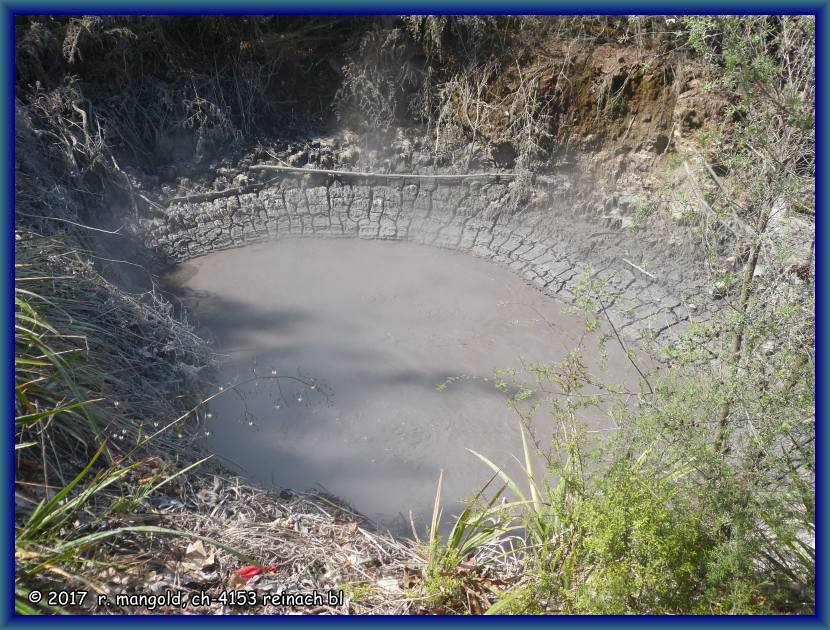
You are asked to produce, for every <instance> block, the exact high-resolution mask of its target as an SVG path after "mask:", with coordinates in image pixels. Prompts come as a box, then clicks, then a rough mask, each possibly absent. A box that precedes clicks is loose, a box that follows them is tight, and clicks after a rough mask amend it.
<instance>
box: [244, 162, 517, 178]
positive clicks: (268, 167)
mask: <svg viewBox="0 0 830 630" xmlns="http://www.w3.org/2000/svg"><path fill="white" fill-rule="evenodd" d="M248 170H251V171H279V172H284V173H286V172H287V173H303V174H306V175H332V176H334V177H369V178H375V179H445V180H453V179H502V178H504V179H514V178H515V177H516V175H515V173H453V174H447V175H424V174H420V173H417V174H416V173H361V172H360V171H335V170H330V169H321V168H302V167H299V166H277V165H275V164H255V165H253V166H250V167H248Z"/></svg>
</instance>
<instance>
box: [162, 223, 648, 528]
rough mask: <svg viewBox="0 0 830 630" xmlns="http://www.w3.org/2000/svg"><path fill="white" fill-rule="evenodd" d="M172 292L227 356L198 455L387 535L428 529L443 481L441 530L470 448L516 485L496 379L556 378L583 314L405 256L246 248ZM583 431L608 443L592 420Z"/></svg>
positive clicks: (513, 423)
mask: <svg viewBox="0 0 830 630" xmlns="http://www.w3.org/2000/svg"><path fill="white" fill-rule="evenodd" d="M172 280H173V281H174V283H175V284H176V285H177V286H178V291H179V293H180V295H181V296H183V300H184V301H185V304H186V305H187V306H189V308H190V310H191V313H192V314H193V315H194V316H195V317H196V318H197V320H198V321H199V323H200V325H201V326H203V327H204V329H206V331H207V332H209V334H210V335H211V336H212V337H213V338H214V340H215V349H216V351H217V352H219V353H221V354H222V355H223V357H224V358H223V360H222V362H221V373H220V376H219V378H220V380H221V383H222V384H223V385H224V387H226V390H227V391H226V393H224V394H223V395H222V396H220V397H218V398H217V399H216V400H215V401H214V402H213V403H211V407H210V417H209V418H206V421H205V422H206V427H205V429H206V431H208V432H209V435H208V436H207V437H206V438H205V439H206V441H207V446H208V448H209V449H211V450H212V451H214V452H215V453H216V454H217V455H219V456H220V457H221V458H223V459H224V460H225V461H226V462H227V463H228V465H230V466H231V467H236V468H237V469H238V470H239V471H240V472H242V473H243V474H246V475H248V476H250V477H252V478H254V479H256V480H258V481H260V482H261V483H264V484H268V485H273V486H275V487H285V488H295V489H306V488H312V487H316V488H322V489H324V490H325V491H328V492H330V493H332V494H334V495H336V496H338V497H340V498H342V499H344V500H345V501H347V502H348V503H350V504H351V505H352V506H354V507H355V508H356V509H357V510H359V511H360V512H362V513H363V514H365V515H367V516H369V517H370V518H373V519H375V520H376V521H377V522H379V523H380V524H381V525H382V526H385V527H389V528H391V529H393V530H398V531H402V530H404V531H408V530H409V526H408V523H409V514H410V511H411V512H412V513H413V515H414V519H415V521H416V522H417V523H423V522H424V521H427V520H428V519H429V517H430V514H431V511H432V502H433V500H434V495H435V487H436V480H437V478H438V474H439V471H440V470H441V469H444V471H445V473H444V492H443V497H444V503H445V506H446V508H447V509H445V513H450V514H451V513H453V512H457V508H458V506H459V505H460V503H459V502H460V501H461V500H463V499H464V498H468V497H470V496H471V495H472V494H473V493H474V492H475V491H476V490H477V489H478V487H479V486H480V485H481V484H482V483H483V482H485V481H486V480H487V479H488V478H489V477H490V472H489V469H488V468H487V467H486V466H485V465H484V464H483V463H482V462H481V461H480V460H479V459H477V458H476V457H475V456H473V455H472V454H471V453H469V452H468V451H467V450H466V449H468V448H470V449H474V450H476V451H479V452H480V453H483V454H485V455H486V456H487V457H489V458H490V459H491V460H493V461H494V462H496V463H497V464H499V465H503V466H505V467H506V468H507V469H508V470H511V471H512V472H513V473H517V472H518V470H517V468H516V466H515V463H514V461H513V459H512V457H511V455H512V454H514V453H515V454H517V455H518V454H520V453H521V438H520V434H519V429H518V420H517V417H516V416H515V415H514V413H513V412H511V411H510V410H509V409H508V408H507V405H506V398H505V394H504V393H502V392H501V391H499V390H498V389H497V388H496V387H495V378H494V369H497V368H507V369H509V368H519V367H521V365H522V361H524V362H530V361H539V360H544V361H559V360H561V359H562V357H563V356H564V354H565V353H566V352H567V351H568V350H570V349H572V348H574V347H576V346H577V344H578V343H579V342H580V338H582V337H583V335H584V334H585V332H584V331H585V321H586V318H585V315H584V314H580V313H576V312H573V309H569V308H568V307H565V306H563V305H562V304H560V303H558V302H555V301H553V300H551V299H550V298H546V297H544V296H543V295H541V294H540V293H539V292H537V291H536V290H534V289H533V288H532V287H530V286H528V285H526V284H525V283H524V282H523V281H522V280H521V279H520V278H518V277H517V276H515V275H513V274H512V273H510V272H508V271H507V270H505V269H502V268H501V267H498V266H496V265H494V264H492V263H489V262H486V261H484V260H480V259H476V258H474V257H472V256H469V255H465V254H460V253H455V252H449V251H444V250H438V249H432V248H427V247H424V246H419V245H415V244H411V243H399V242H382V241H358V240H309V239H304V240H286V241H279V242H275V243H266V244H260V245H253V246H248V247H245V248H241V249H235V250H229V251H224V252H218V253H215V254H211V255H209V256H205V257H203V258H199V259H196V260H193V261H191V262H189V263H186V264H183V265H181V266H180V267H178V268H177V270H176V272H175V273H174V274H173V276H172ZM598 334H599V333H593V335H594V337H596V336H597V335H598ZM587 347H588V348H592V347H595V346H594V345H593V344H592V343H591V336H590V335H589V337H588V342H587ZM609 355H610V356H609V360H608V367H607V369H606V370H605V371H604V372H602V374H603V375H604V377H606V378H608V379H609V380H612V381H615V382H620V381H629V382H630V381H631V380H632V379H631V375H630V373H631V368H630V365H629V364H628V363H627V361H626V359H625V357H624V356H623V354H622V352H621V351H620V350H619V349H618V348H615V347H613V346H611V347H609ZM588 362H589V363H592V364H593V367H594V368H596V369H599V368H598V364H599V360H598V359H597V358H595V357H591V356H590V352H589V356H588ZM239 382H244V384H243V385H241V386H238V387H234V388H230V387H228V386H229V385H230V384H232V383H239ZM546 419H547V418H546V417H545V416H544V415H540V416H539V422H541V423H542V424H541V426H540V435H544V434H545V431H546V429H545V426H544V424H545V423H544V420H546ZM583 420H584V422H585V423H586V424H587V426H588V428H589V429H590V430H595V431H600V432H602V431H607V430H609V429H610V427H611V421H610V419H609V418H608V417H607V415H606V414H604V413H603V412H601V411H594V412H586V413H585V414H584V416H583ZM548 424H549V422H548Z"/></svg>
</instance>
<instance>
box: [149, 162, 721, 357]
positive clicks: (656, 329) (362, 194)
mask: <svg viewBox="0 0 830 630" xmlns="http://www.w3.org/2000/svg"><path fill="white" fill-rule="evenodd" d="M570 186H571V182H570V181H569V180H568V179H567V178H566V177H558V178H551V179H550V180H549V181H548V182H547V183H546V184H543V186H542V189H541V190H540V191H539V192H540V194H539V195H538V197H539V199H540V200H541V201H537V202H535V203H530V204H527V205H524V206H519V208H518V209H514V210H512V211H511V210H509V208H510V207H511V204H510V200H509V197H510V184H508V183H507V182H505V181H498V180H495V181H478V180H459V181H453V182H446V181H439V180H429V179H427V180H421V179H415V178H413V179H411V180H409V179H406V178H403V179H398V180H391V179H386V178H376V177H348V178H339V179H333V178H330V177H326V176H319V175H296V176H295V175H286V176H285V177H282V178H278V180H277V181H272V182H271V183H269V184H267V185H264V186H262V187H261V188H259V189H258V190H256V189H255V190H253V191H250V192H241V193H240V194H234V195H231V196H226V197H221V198H218V199H212V200H206V201H195V202H189V201H174V202H173V203H171V204H170V205H169V206H168V208H167V209H166V211H165V212H164V213H157V216H156V217H155V218H152V219H143V220H141V221H140V222H139V224H138V225H137V226H136V228H135V229H136V230H137V232H138V233H139V234H140V236H141V238H143V240H144V242H145V244H146V246H147V247H148V248H149V249H151V250H154V251H156V252H157V253H159V254H161V255H162V256H163V257H164V258H165V259H167V260H169V261H171V262H181V261H185V260H187V259H190V258H193V257H197V256H201V255H204V254H207V253H209V252H212V251H216V250H220V249H226V248H229V247H238V246H242V245H244V244H248V243H254V242H260V241H265V240H278V239H283V238H299V237H325V238H332V237H333V238H350V237H351V238H362V239H385V240H405V241H412V242H415V243H420V244H423V245H426V246H432V247H440V248H447V249H452V250H458V251H465V252H469V253H470V254H472V255H475V256H478V257H480V258H484V259H487V260H490V261H493V262H494V263H497V264H499V265H502V266H504V267H507V268H508V269H510V270H511V271H513V272H514V273H516V274H517V275H519V276H520V277H522V278H523V279H524V280H525V281H527V282H528V283H530V284H532V285H533V286H535V287H536V288H538V289H539V290H540V291H542V292H544V293H546V294H549V295H552V296H555V297H557V298H559V299H560V300H562V301H563V302H565V303H568V304H576V303H577V301H578V296H579V294H580V291H581V287H584V286H585V284H586V283H587V282H602V283H603V284H604V292H605V294H606V296H607V297H606V298H605V302H604V306H605V307H607V309H608V314H609V316H610V317H611V319H612V321H613V322H614V324H615V326H616V327H617V328H618V329H619V330H621V331H622V332H623V333H624V334H625V335H626V336H627V337H628V338H630V339H637V340H641V341H644V342H647V341H651V340H659V341H664V340H666V339H667V337H671V336H673V335H674V334H676V333H678V332H679V331H680V330H681V325H682V324H683V322H686V321H687V320H688V319H689V316H690V311H693V312H694V314H695V315H696V316H698V317H700V316H702V315H703V311H704V309H705V303H706V300H705V299H703V298H702V296H703V295H704V287H703V282H702V280H701V279H700V278H699V277H698V275H699V274H698V272H697V269H696V267H693V266H692V262H693V255H692V254H690V253H688V252H685V251H684V250H683V249H682V248H676V247H675V248H670V247H669V248H667V244H668V241H667V240H666V238H665V236H666V235H665V234H655V233H652V234H639V235H631V234H630V233H628V232H627V231H625V230H613V229H612V230H610V231H609V230H607V229H606V230H605V231H603V227H602V226H601V224H598V223H597V222H596V221H594V220H592V219H591V218H590V217H585V216H580V212H581V210H580V209H579V207H578V205H577V204H576V203H575V201H574V198H573V196H572V195H571V194H570V192H569V189H570ZM249 188H250V187H249ZM672 249H673V252H670V251H669V250H672ZM644 259H646V260H654V261H659V265H660V266H659V267H658V266H657V264H655V265H654V267H652V269H657V268H659V274H660V278H658V277H657V276H656V275H655V274H653V273H651V272H649V271H648V270H647V269H646V268H645V267H642V266H641V265H639V264H637V262H634V261H642V260H644ZM298 264H302V262H301V261H298Z"/></svg>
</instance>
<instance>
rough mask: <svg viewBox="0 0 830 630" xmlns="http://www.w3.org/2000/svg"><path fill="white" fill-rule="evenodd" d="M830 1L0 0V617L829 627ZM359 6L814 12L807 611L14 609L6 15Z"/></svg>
mask: <svg viewBox="0 0 830 630" xmlns="http://www.w3.org/2000/svg"><path fill="white" fill-rule="evenodd" d="M828 7H830V0H813V1H799V2H793V3H787V4H780V3H773V2H770V1H769V0H767V1H765V2H746V1H740V0H726V1H724V2H712V1H709V2H704V1H692V2H682V3H666V2H648V1H644V0H638V1H634V2H627V3H625V4H624V5H620V4H617V3H614V2H613V1H610V0H605V1H603V0H599V1H597V0H594V1H593V2H590V3H582V2H578V1H574V0H568V1H564V2H545V1H543V0H523V1H520V2H515V3H507V2H500V1H498V0H486V1H480V2H474V1H472V0H454V1H447V2H435V1H430V0H410V1H409V2H395V3H391V2H381V1H380V0H361V1H357V2H349V3H344V2H336V1H334V0H305V1H303V0H287V1H279V0H277V1H272V2H267V1H264V0H240V1H238V2H234V3H230V2H226V1H223V0H208V1H206V2H201V3H198V2H193V1H190V2H187V1H184V0H173V1H169V2H168V1H165V0H147V1H145V2H136V1H135V0H128V1H126V2H118V3H116V2H112V1H110V2H107V1H106V0H92V1H90V0H87V1H85V2H84V1H79V2H72V1H67V2H59V1H55V0H53V1H51V2H37V1H34V2H23V1H21V0H12V1H8V0H0V42H2V43H0V46H2V60H0V61H2V65H1V66H0V68H2V81H0V90H2V94H0V119H1V120H2V126H0V160H1V161H2V165H1V166H2V168H0V190H2V212H0V221H2V225H1V226H0V253H1V254H2V260H3V264H4V267H5V269H4V273H3V274H2V275H0V286H2V292H3V296H4V297H5V301H4V303H3V309H2V330H3V331H4V332H5V334H4V335H3V336H2V342H1V343H2V352H0V356H3V357H6V359H5V360H4V361H3V362H2V366H0V367H1V368H2V380H3V382H4V383H5V384H6V385H5V386H4V387H3V388H2V390H0V391H1V393H0V396H2V402H3V409H4V410H5V416H6V430H5V431H2V432H0V434H1V435H2V437H0V440H2V444H0V449H2V450H0V453H2V455H1V456H0V457H2V459H3V466H2V468H0V471H2V472H0V475H2V479H0V488H1V489H2V501H0V517H1V518H2V524H3V528H2V530H3V531H2V534H3V539H2V540H3V545H4V552H5V553H4V554H3V556H2V557H3V559H4V560H5V561H4V562H2V564H0V577H1V578H2V581H0V584H2V587H3V593H2V595H0V624H2V625H3V626H4V627H5V626H7V625H8V626H14V627H35V626H38V627H39V626H43V625H47V624H52V623H55V624H58V625H60V626H63V627H89V626H96V627H101V626H108V625H116V624H117V625H122V624H127V625H131V626H134V627H135V626H145V625H146V626H149V625H151V624H152V626H153V627H158V628H162V627H164V628H166V627H171V628H172V627H175V626H179V625H188V626H193V625H194V624H197V625H211V626H217V625H227V626H231V625H233V626H237V625H240V624H245V625H249V624H275V625H276V624H278V625H292V626H305V627H318V626H324V625H339V624H347V625H364V624H366V625H369V624H371V625H377V624H387V623H388V624H395V625H398V624H401V625H413V624H415V625H425V624H427V623H428V624H430V625H434V624H436V623H437V624H439V625H444V624H446V625H451V626H471V625H478V624H487V625H492V624H496V625H499V626H504V627H521V626H525V625H528V626H530V625H534V626H535V625H540V624H550V625H555V626H557V627H563V628H565V627H574V628H576V627H579V628H584V627H601V626H610V625H625V626H629V627H631V626H640V625H647V626H651V627H654V626H657V625H663V624H669V623H671V624H672V625H676V624H680V625H683V626H686V627H691V626H704V625H705V626H707V627H718V626H720V625H723V626H724V627H733V626H735V627H784V626H788V625H793V626H799V627H808V626H809V627H821V628H824V627H828V626H829V625H830V624H828V615H827V613H828V609H827V601H828V596H830V592H828V584H827V579H826V568H827V560H828V553H827V546H826V544H825V536H824V535H825V533H826V524H827V509H828V507H827V496H826V484H825V481H826V473H827V466H826V464H825V463H824V459H823V456H824V455H825V454H827V453H828V448H827V447H828V444H827V439H828V438H827V430H826V427H825V426H823V420H824V419H825V417H826V404H827V403H826V400H825V392H827V391H828V388H830V380H828V376H827V374H826V373H825V357H826V356H827V350H828V345H827V344H828V340H827V335H826V334H825V331H824V329H823V326H822V325H821V324H822V323H823V319H824V314H825V312H826V311H825V308H826V307H825V300H826V299H828V298H827V286H826V282H827V281H826V274H825V271H826V264H827V256H826V254H825V252H824V245H825V243H827V242H830V241H828V239H830V234H828V229H829V228H828V221H827V219H826V217H825V216H824V214H823V211H825V210H826V208H827V196H826V195H827V191H826V186H825V182H827V181H828V180H830V172H828V166H827V164H828V163H827V160H826V159H825V156H826V154H827V153H826V152H827V148H828V137H827V125H826V120H825V116H826V113H825V112H826V111H827V110H825V106H826V103H827V102H828V100H827V90H828V71H827V68H828V65H827V63H826V61H825V59H826V53H827V43H826V37H827V35H828V33H830V10H828ZM203 13H211V14H223V15H241V14H266V13H275V14H318V15H320V14H362V15H381V14H386V15H397V14H404V13H410V14H412V13H433V14H440V13H443V14H459V13H462V14H652V15H654V14H663V13H669V14H677V13H683V14H707V13H711V14H758V13H776V14H777V13H786V14H811V15H814V16H815V17H816V111H817V118H816V143H817V146H816V291H817V293H818V295H817V296H816V297H817V298H818V299H817V300H816V323H817V325H816V331H815V333H816V349H817V356H816V377H817V379H818V382H817V388H816V400H815V404H816V415H817V423H816V438H817V457H816V467H817V477H818V478H817V485H816V532H817V534H816V538H817V540H816V551H817V556H818V562H817V567H816V613H815V614H814V615H811V616H800V617H785V616H780V617H779V616H753V617H720V616H700V617H692V616H679V617H662V616H643V617H613V616H597V617H573V616H564V617H494V618H488V617H484V618H481V617H479V618H475V619H473V618H469V617H467V618H465V617H443V618H425V617H375V618H370V617H353V618H350V617H331V618H328V619H326V618H322V617H300V616H296V617H295V616H291V617H277V618H273V617H268V616H251V617H239V616H233V617H215V616H182V617H175V618H171V617H162V616H156V617H146V616H144V617H138V616H126V615H121V616H108V617H104V616H92V615H87V616H75V617H42V618H32V617H22V616H18V615H15V613H14V526H13V515H14V493H13V488H14V428H13V427H14V423H13V422H12V419H13V417H14V397H13V395H12V394H11V392H13V390H14V368H13V359H12V357H13V344H14V329H13V321H14V307H13V304H14V300H13V286H14V221H13V208H14V186H13V182H14V133H13V130H14V106H13V104H14V76H15V73H14V18H15V15H18V14H27V15H34V14H41V15H43V14H203Z"/></svg>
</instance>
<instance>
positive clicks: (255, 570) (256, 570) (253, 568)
mask: <svg viewBox="0 0 830 630" xmlns="http://www.w3.org/2000/svg"><path fill="white" fill-rule="evenodd" d="M263 571H267V572H268V573H276V571H277V566H276V565H275V564H263V565H260V566H257V565H255V564H249V565H246V566H244V567H240V568H238V569H236V570H235V571H234V573H236V574H237V575H240V576H242V577H244V578H245V581H246V582H248V581H249V580H250V579H251V578H252V577H254V576H255V575H259V574H260V573H262V572H263Z"/></svg>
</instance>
